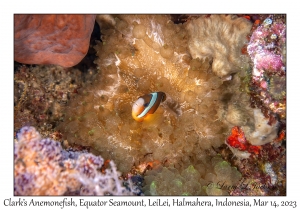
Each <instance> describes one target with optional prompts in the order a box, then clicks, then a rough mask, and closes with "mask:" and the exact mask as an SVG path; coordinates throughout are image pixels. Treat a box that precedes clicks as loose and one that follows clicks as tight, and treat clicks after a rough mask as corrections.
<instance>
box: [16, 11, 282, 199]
mask: <svg viewBox="0 0 300 210" xmlns="http://www.w3.org/2000/svg"><path fill="white" fill-rule="evenodd" d="M179 17H181V19H180V18H179V19H177V21H174V18H175V16H171V15H97V16H96V22H97V23H96V24H98V25H99V26H100V32H101V36H100V35H99V37H98V41H96V42H95V44H94V45H93V47H94V51H93V52H92V53H95V54H96V58H95V59H94V60H93V61H94V65H93V66H91V65H88V66H87V67H86V68H85V70H83V69H80V67H78V66H75V67H71V68H62V67H60V66H54V65H52V66H47V65H46V66H41V65H36V66H29V65H27V66H25V65H21V64H18V65H17V66H18V68H16V70H15V136H16V139H19V138H18V135H20V134H19V133H20V131H19V129H21V128H22V127H23V126H28V125H31V126H35V127H36V129H37V130H38V131H39V132H41V134H42V136H48V137H51V138H52V139H54V140H56V141H57V145H56V144H55V143H54V141H52V140H51V142H53V144H55V145H56V146H57V147H59V148H60V149H59V150H60V151H61V150H62V148H64V149H66V150H74V151H76V152H78V153H80V152H81V151H83V150H84V151H86V153H84V154H85V155H90V156H91V157H93V158H97V157H99V158H100V157H101V158H100V159H101V161H102V162H101V164H98V165H99V166H97V167H98V169H99V168H101V166H102V165H105V164H104V163H105V162H106V163H115V165H111V166H110V167H111V168H112V169H113V168H116V169H117V170H118V171H120V172H121V174H120V175H121V177H122V178H121V179H120V180H118V181H116V180H115V182H119V181H120V182H121V180H122V181H123V182H124V181H125V180H132V179H133V180H139V184H138V185H139V186H138V187H136V188H135V189H138V190H140V191H139V192H133V191H130V190H129V188H126V190H128V193H135V194H145V195H285V194H286V187H285V182H286V174H285V171H286V168H285V166H286V162H285V161H286V160H285V157H286V150H285V104H286V102H285V101H286V90H285V89H286V87H285V72H286V67H285V59H286V58H285V57H286V52H285V51H286V50H285V41H286V40H285V39H286V38H285V30H286V28H285V16H284V15H197V16H179ZM183 17H184V18H183ZM92 37H93V35H92ZM159 91H161V92H164V93H165V94H166V100H165V101H163V102H162V103H161V105H160V106H159V107H158V109H157V110H156V111H155V112H154V113H153V114H152V115H151V118H149V120H144V121H142V122H137V121H135V120H134V119H133V118H132V116H131V112H132V105H133V103H134V102H135V101H136V100H137V99H138V98H139V97H140V96H143V95H145V94H148V93H151V92H159ZM22 129H23V130H24V129H25V128H22ZM22 129H21V131H23V130H22ZM31 129H33V128H31ZM21 133H22V132H21ZM48 141H50V140H48ZM18 142H19V140H18V141H17V140H16V143H15V144H16V147H17V148H19V149H18V150H17V151H18V152H22V157H21V158H20V157H19V156H20V155H19V153H16V154H18V155H17V156H18V157H19V158H18V161H17V162H16V158H15V169H17V170H16V171H17V174H15V189H17V190H15V193H17V194H21V193H20V192H22V194H27V195H29V194H55V192H46V191H44V190H41V191H38V189H35V188H36V186H37V183H33V182H37V180H38V179H30V181H28V182H26V183H27V184H28V183H30V184H29V185H30V187H29V188H30V189H31V191H30V190H25V191H20V190H19V189H20V187H22V186H23V185H24V183H25V182H21V181H20V180H21V178H20V177H22V176H23V175H24V174H26V173H28V170H29V171H30V170H33V171H34V170H36V171H41V169H40V168H38V167H37V166H35V167H32V165H34V163H29V162H28V163H25V164H21V165H20V162H22V161H23V162H24V161H25V160H26V156H27V155H29V156H30V155H31V154H30V152H29V150H28V149H25V147H24V149H22V148H23V147H20V146H18V145H19V144H20V143H18ZM36 144H37V143H36ZM39 144H41V143H39ZM51 144H52V143H51ZM58 144H59V145H62V146H58ZM61 147H62V148H61ZM31 153H32V152H31ZM90 153H92V154H90ZM100 159H99V160H100ZM73 161H79V160H77V159H76V160H73ZM25 162H26V161H25ZM62 163H63V164H65V162H62V159H61V158H60V159H57V160H56V159H53V163H51V164H54V165H55V167H56V168H57V169H58V170H61V168H59V167H62V165H63V164H62ZM75 165H76V164H75ZM78 165H80V164H79V163H78ZM21 166H22V167H23V168H22V170H21V169H20V167H21ZM47 167H50V166H49V165H47V164H46V165H45V167H44V169H45V170H46V168H47ZM51 167H52V166H51ZM105 167H109V164H106V166H105ZM75 168H76V167H75ZM19 169H20V170H19ZM73 170H75V169H73ZM99 170H100V169H99ZM103 170H105V169H103ZM31 172H32V171H31ZM39 174H42V173H39ZM66 174H68V173H66ZM67 176H68V175H66V176H65V177H61V176H55V177H54V178H53V179H56V180H59V179H67ZM98 176H100V177H101V176H102V175H101V174H99V175H98ZM137 177H139V178H137ZM39 179H44V178H43V176H42V175H41V177H39ZM28 180H29V179H28ZM77 181H78V180H77ZM86 183H88V181H87V182H80V183H79V182H78V183H77V185H76V186H79V185H80V184H81V185H85V184H86ZM246 183H247V184H248V186H249V188H245V187H241V186H242V185H244V184H246ZM260 186H266V187H260ZM56 188H57V187H56ZM56 188H55V189H56ZM67 188H68V189H69V187H67ZM39 189H42V188H41V187H40V186H39ZM62 189H63V190H60V193H57V191H56V194H68V193H69V194H72V193H74V192H75V191H76V190H74V189H73V188H72V189H73V190H66V186H62ZM70 189H71V188H70ZM130 189H131V188H130ZM86 192H87V194H101V193H99V192H96V193H95V190H94V189H92V190H91V189H89V190H87V191H86ZM124 192H125V191H122V193H115V191H114V192H109V193H108V194H123V193H124ZM76 193H77V194H84V192H79V191H76ZM76 193H75V194H76ZM104 194H105V193H104ZM124 194H126V193H124Z"/></svg>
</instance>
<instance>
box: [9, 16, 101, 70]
mask: <svg viewBox="0 0 300 210" xmlns="http://www.w3.org/2000/svg"><path fill="white" fill-rule="evenodd" d="M94 23H95V15H79V14H76V15H71V14H68V15H61V14H55V15H48V14H45V15H37V14H34V15H33V14H16V15H14V59H15V60H16V61H18V62H20V63H24V64H57V65H60V66H63V67H71V66H75V65H76V64H77V63H79V62H80V61H81V60H82V59H83V57H84V56H85V55H86V53H87V51H88V49H89V44H90V38H91V34H92V31H93V28H94Z"/></svg>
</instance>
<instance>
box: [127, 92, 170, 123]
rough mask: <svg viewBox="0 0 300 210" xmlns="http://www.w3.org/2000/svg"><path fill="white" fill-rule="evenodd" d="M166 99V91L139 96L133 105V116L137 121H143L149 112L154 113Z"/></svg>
mask: <svg viewBox="0 0 300 210" xmlns="http://www.w3.org/2000/svg"><path fill="white" fill-rule="evenodd" d="M165 100H166V94H165V93H164V92H154V93H150V94H146V95H143V96H141V97H139V98H138V100H137V101H136V102H134V104H133V106H132V117H133V118H134V119H135V120H136V121H139V122H141V121H143V120H144V119H145V118H146V117H147V116H149V114H153V113H154V112H155V111H156V110H157V108H158V106H159V104H160V103H161V102H163V101H165Z"/></svg>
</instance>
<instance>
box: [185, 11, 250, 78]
mask: <svg viewBox="0 0 300 210" xmlns="http://www.w3.org/2000/svg"><path fill="white" fill-rule="evenodd" d="M251 27H252V24H251V22H250V21H248V20H247V19H245V18H242V17H237V16H235V15H210V16H201V17H199V18H197V19H193V20H191V21H189V22H188V24H187V30H188V34H189V36H190V39H189V42H188V44H189V51H190V53H191V55H192V57H193V58H194V59H196V58H200V59H204V58H207V59H209V60H212V71H213V72H214V73H215V74H216V75H217V76H219V77H226V76H229V75H230V74H232V73H236V72H238V71H239V70H240V69H241V68H242V67H244V66H243V65H244V63H245V62H246V61H247V59H248V58H247V56H245V55H243V54H242V53H241V49H242V47H243V46H244V45H245V44H246V42H247V39H246V37H247V35H248V34H249V33H250V30H251Z"/></svg>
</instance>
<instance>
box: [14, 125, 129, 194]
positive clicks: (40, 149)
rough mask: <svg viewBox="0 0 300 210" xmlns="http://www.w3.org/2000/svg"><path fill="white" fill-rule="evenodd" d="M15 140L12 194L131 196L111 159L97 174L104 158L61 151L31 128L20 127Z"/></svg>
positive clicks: (54, 142) (57, 146) (53, 142)
mask: <svg viewBox="0 0 300 210" xmlns="http://www.w3.org/2000/svg"><path fill="white" fill-rule="evenodd" d="M17 140H18V141H17V142H16V143H15V159H14V164H15V171H14V178H15V179H14V185H15V187H14V191H15V195H64V194H78V195H133V194H134V189H133V188H134V186H133V185H129V186H127V188H125V187H124V186H123V183H122V181H121V180H120V179H119V176H120V173H119V172H118V171H117V169H116V166H115V164H114V162H113V161H110V168H108V169H106V170H105V173H101V172H100V169H101V167H102V166H103V164H104V160H103V158H102V157H100V156H95V155H93V154H90V153H86V152H73V151H67V150H63V149H62V147H61V145H60V143H59V142H57V141H54V140H52V139H49V138H47V139H42V138H41V136H40V134H39V133H38V132H37V131H36V129H35V128H34V127H23V128H22V129H21V130H20V132H18V134H17Z"/></svg>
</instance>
